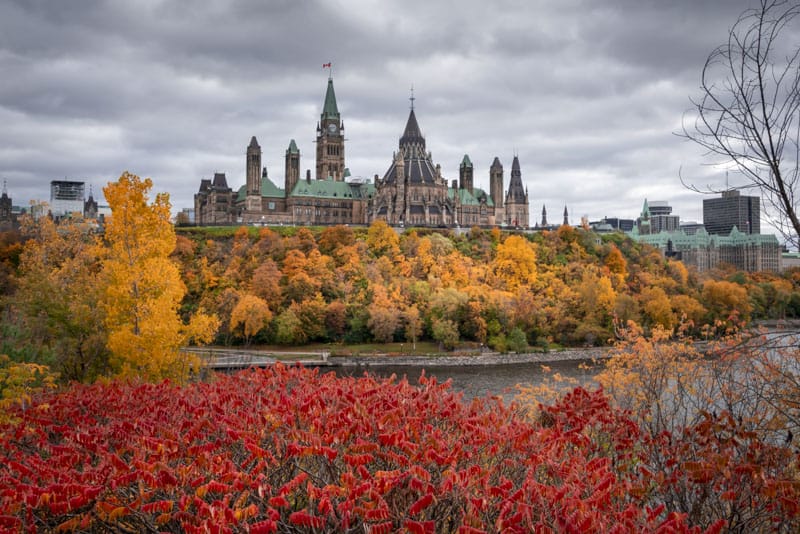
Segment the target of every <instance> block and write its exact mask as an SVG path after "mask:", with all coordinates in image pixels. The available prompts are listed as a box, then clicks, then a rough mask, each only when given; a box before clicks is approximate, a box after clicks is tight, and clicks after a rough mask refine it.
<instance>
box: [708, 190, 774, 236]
mask: <svg viewBox="0 0 800 534" xmlns="http://www.w3.org/2000/svg"><path fill="white" fill-rule="evenodd" d="M760 201H761V199H760V198H759V197H751V196H744V195H741V194H740V193H739V191H737V190H735V189H731V190H729V191H724V192H723V193H722V196H721V197H719V198H706V199H704V200H703V225H704V226H705V228H706V231H707V232H708V233H709V234H714V235H728V234H730V233H731V230H733V228H734V227H736V228H737V229H738V230H739V232H741V233H745V234H760V233H761V206H760Z"/></svg>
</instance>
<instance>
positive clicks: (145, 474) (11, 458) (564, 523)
mask: <svg viewBox="0 0 800 534" xmlns="http://www.w3.org/2000/svg"><path fill="white" fill-rule="evenodd" d="M520 413H521V412H519V411H518V410H516V409H515V408H513V407H507V406H505V405H503V403H502V402H501V401H500V400H493V399H483V400H476V401H472V402H471V403H465V402H462V399H461V397H460V395H459V394H455V393H453V392H452V391H451V390H450V389H449V387H448V385H447V384H438V383H437V382H436V380H435V379H429V378H425V377H423V378H422V379H420V384H419V386H414V385H410V384H409V383H408V382H407V381H406V380H399V381H398V380H395V379H385V380H383V379H380V380H379V379H376V378H372V377H362V378H337V377H336V376H334V375H333V374H326V375H320V374H319V373H318V372H317V371H312V370H308V369H304V368H301V367H286V366H282V365H276V366H275V367H274V368H271V369H267V370H251V371H245V372H241V373H239V374H236V375H230V376H223V377H219V378H218V379H217V380H215V381H213V382H211V383H196V384H192V385H189V386H184V387H178V386H176V385H174V384H171V383H169V382H164V383H161V384H157V385H153V384H122V383H109V384H95V385H91V386H84V385H74V386H72V387H70V388H69V389H67V390H65V391H63V392H61V393H59V394H55V395H53V394H50V395H43V396H42V397H40V398H39V399H38V402H37V404H35V405H34V406H33V407H32V408H29V409H28V410H26V411H25V412H24V413H18V414H16V415H17V416H18V417H19V418H20V419H19V422H17V423H14V424H8V425H5V426H2V427H0V451H2V452H0V455H1V456H2V461H0V529H3V530H9V531H14V532H16V531H36V530H37V529H38V530H48V531H50V530H53V531H65V530H81V531H107V530H115V531H128V532H132V531H168V532H178V531H182V532H234V531H236V532H251V533H263V532H277V531H281V532H371V533H381V532H395V531H405V532H414V533H416V532H420V533H422V532H462V533H477V532H501V531H502V532H546V531H552V530H556V531H566V532H587V531H619V532H631V531H654V532H656V531H660V532H690V531H691V532H697V531H701V530H702V529H704V528H707V529H708V530H710V531H719V530H721V529H722V528H724V527H725V526H726V524H727V523H726V521H724V520H715V521H714V522H713V523H707V524H700V525H694V526H692V525H690V524H689V523H690V518H689V516H688V515H687V514H681V513H678V512H676V511H674V510H671V509H670V508H669V506H668V505H669V502H668V499H667V498H666V495H667V493H666V492H664V491H661V490H663V489H664V488H666V487H668V486H670V487H671V486H676V487H677V486H681V487H684V486H685V487H689V488H690V490H691V491H695V492H697V493H698V494H699V493H701V492H705V493H709V492H712V493H716V494H719V495H721V496H722V497H721V498H722V499H723V502H730V501H732V500H734V499H735V498H736V495H735V494H734V495H728V497H726V493H725V492H732V491H740V492H741V486H740V485H741V484H743V481H745V479H747V478H748V477H749V478H751V479H752V480H750V482H748V484H749V487H748V491H747V498H748V499H750V500H752V501H753V502H756V501H757V503H758V505H759V506H761V505H763V506H762V508H760V510H761V512H763V513H765V514H768V515H769V517H770V518H771V519H770V520H782V519H781V518H783V520H785V518H786V517H789V518H791V517H795V518H796V517H797V515H798V510H797V504H796V503H797V500H796V497H797V494H796V488H795V487H794V486H793V485H792V484H779V483H777V482H776V481H775V480H773V479H772V478H770V475H769V473H766V472H765V471H759V472H758V473H757V475H758V476H755V474H756V472H755V471H754V470H753V468H750V469H749V470H748V469H747V468H746V466H745V465H743V464H742V463H741V462H740V463H737V462H738V461H739V459H738V457H737V456H736V455H731V454H726V450H728V449H726V448H725V447H721V446H715V445H714V439H712V435H713V433H714V432H718V433H720V432H722V431H723V430H724V429H721V428H716V427H714V425H706V426H705V427H702V428H698V429H694V430H693V432H692V433H687V435H686V437H685V439H684V440H682V441H679V440H675V442H674V443H672V444H670V443H668V442H669V440H670V439H671V438H670V437H668V436H659V437H658V439H657V440H649V439H647V437H646V436H642V435H641V432H640V429H639V427H638V426H637V425H636V424H635V423H634V422H633V421H632V420H631V419H630V418H628V417H627V416H626V415H625V414H624V413H619V412H616V411H614V410H613V409H612V408H611V407H610V406H609V404H608V402H607V399H606V397H605V396H604V395H603V393H602V392H599V391H598V392H587V391H585V390H582V389H577V390H575V391H574V392H572V393H571V394H569V395H567V396H566V397H565V398H564V399H563V400H562V401H561V402H560V403H559V404H557V405H555V406H552V407H549V408H543V409H542V412H541V415H540V417H539V419H538V420H537V421H535V422H531V421H529V420H527V419H525V418H524V417H523V416H522V415H520ZM717 425H719V424H717ZM729 438H730V436H729ZM728 441H730V439H728ZM690 442H691V443H697V444H702V447H695V449H703V447H704V448H705V449H703V450H708V451H709V454H708V455H707V457H704V458H692V462H686V461H683V460H682V459H681V458H680V457H678V456H675V457H669V451H670V450H672V451H675V453H676V454H682V453H685V449H686V448H691V444H690ZM651 443H652V445H653V446H657V447H658V448H659V450H660V451H661V455H662V456H661V457H662V459H663V460H664V462H665V465H668V466H669V473H668V474H666V475H665V474H664V471H662V470H659V471H656V470H655V467H654V466H653V465H652V464H650V463H648V462H649V460H650V458H649V456H648V454H649V453H648V446H649V444H651ZM717 444H719V441H718V442H717ZM763 447H764V448H763V449H760V450H761V451H762V453H763V451H764V450H765V447H766V446H763ZM764 454H766V453H764ZM720 457H724V461H723V460H721V459H720ZM704 462H715V463H714V464H713V465H712V464H711V463H704ZM709 467H712V469H710V470H709ZM723 468H724V469H723ZM725 470H727V471H729V472H731V473H735V474H737V476H735V477H732V478H730V479H729V480H728V479H725V477H724V476H723V474H720V473H722V471H725ZM750 475H753V476H752V477H751V476H750ZM726 480H727V481H728V482H729V483H730V484H728V482H726ZM654 496H656V498H654ZM726 498H728V499H729V500H728V501H724V499H726ZM701 523H702V521H701Z"/></svg>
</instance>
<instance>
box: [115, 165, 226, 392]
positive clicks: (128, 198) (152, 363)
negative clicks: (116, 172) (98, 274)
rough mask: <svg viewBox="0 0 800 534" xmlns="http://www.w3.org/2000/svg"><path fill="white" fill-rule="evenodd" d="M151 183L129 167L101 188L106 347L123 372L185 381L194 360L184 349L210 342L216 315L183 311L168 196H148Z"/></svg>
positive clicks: (150, 378)
mask: <svg viewBox="0 0 800 534" xmlns="http://www.w3.org/2000/svg"><path fill="white" fill-rule="evenodd" d="M152 185H153V183H152V181H151V180H150V179H149V178H146V179H144V180H142V179H141V178H139V177H138V176H136V175H133V174H129V173H127V172H126V173H124V174H122V176H120V178H119V180H118V181H116V182H112V183H109V184H108V185H107V186H106V187H105V188H103V192H104V193H105V198H106V200H107V201H108V204H109V206H110V207H111V218H110V220H109V221H108V222H107V224H106V228H105V239H106V242H107V246H108V249H109V254H108V257H107V258H106V259H105V261H104V262H103V271H102V275H103V283H104V285H103V289H104V294H103V298H102V302H103V307H104V309H105V312H106V327H107V330H108V348H109V350H110V352H111V364H112V366H114V370H115V372H116V373H117V374H119V375H122V376H131V377H139V378H142V379H145V380H160V379H163V378H167V377H169V378H173V379H177V380H183V379H185V378H186V377H187V376H188V374H189V371H190V367H191V365H192V364H193V362H194V359H193V358H191V357H190V356H188V355H187V354H185V353H183V352H182V351H181V349H182V348H183V347H184V346H186V345H187V344H189V343H191V342H197V343H204V342H208V341H210V339H211V337H212V335H213V334H214V331H215V330H216V327H217V319H216V317H214V316H209V315H205V314H203V313H196V314H195V315H194V316H193V317H192V319H191V321H190V322H189V323H188V324H185V323H184V322H183V321H182V320H181V317H180V315H179V314H178V308H179V306H180V303H181V300H182V299H183V296H184V294H185V292H186V287H185V286H184V284H183V282H182V281H181V277H180V273H179V271H178V268H177V266H176V265H175V264H174V263H173V261H172V260H171V259H170V254H171V253H172V251H173V250H174V249H175V242H176V239H175V230H174V228H173V226H172V224H171V222H170V203H169V195H167V194H166V193H159V194H158V195H156V198H155V201H154V202H153V203H150V202H149V198H148V193H149V191H150V188H151V187H152Z"/></svg>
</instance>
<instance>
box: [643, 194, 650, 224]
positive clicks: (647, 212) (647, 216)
mask: <svg viewBox="0 0 800 534" xmlns="http://www.w3.org/2000/svg"><path fill="white" fill-rule="evenodd" d="M642 219H645V220H648V219H650V205H649V204H648V203H647V199H644V205H643V206H642Z"/></svg>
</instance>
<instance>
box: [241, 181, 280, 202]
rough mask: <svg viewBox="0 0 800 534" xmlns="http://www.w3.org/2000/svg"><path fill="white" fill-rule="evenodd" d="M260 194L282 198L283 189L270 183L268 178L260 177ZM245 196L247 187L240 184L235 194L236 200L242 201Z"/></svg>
mask: <svg viewBox="0 0 800 534" xmlns="http://www.w3.org/2000/svg"><path fill="white" fill-rule="evenodd" d="M261 196H262V197H271V198H283V189H281V188H280V187H278V186H277V185H275V184H274V183H272V180H270V179H269V178H265V177H263V176H262V177H261ZM245 198H247V187H246V186H244V185H243V186H242V187H240V188H239V191H238V192H237V194H236V201H237V202H243V201H244V199H245Z"/></svg>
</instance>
